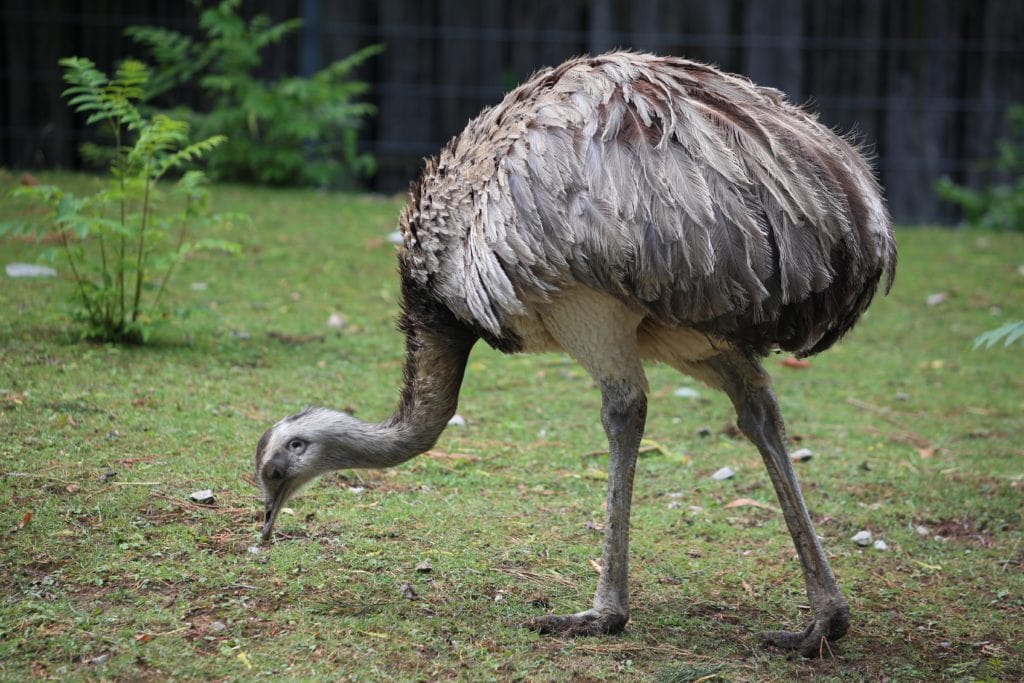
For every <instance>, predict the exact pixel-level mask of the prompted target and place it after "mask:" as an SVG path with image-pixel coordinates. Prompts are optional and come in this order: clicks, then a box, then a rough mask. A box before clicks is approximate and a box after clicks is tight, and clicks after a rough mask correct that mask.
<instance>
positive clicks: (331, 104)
mask: <svg viewBox="0 0 1024 683" xmlns="http://www.w3.org/2000/svg"><path fill="white" fill-rule="evenodd" d="M240 1H241V0H223V1H222V2H220V3H219V4H218V5H215V6H212V7H208V8H206V9H204V10H203V11H202V12H201V13H200V17H199V29H200V32H201V33H202V35H203V37H202V39H201V40H200V41H198V42H196V41H194V40H193V39H192V38H190V37H188V36H185V35H182V34H180V33H177V32H175V31H171V30H168V29H164V28H157V27H152V26H134V27H131V28H129V29H128V30H127V34H128V36H129V37H131V38H132V39H133V40H134V41H135V42H136V43H138V44H140V45H142V46H144V47H145V48H146V49H147V50H148V51H149V53H150V56H151V58H152V59H153V61H154V62H155V64H156V67H157V68H156V76H155V77H154V79H153V81H152V83H151V87H150V90H149V92H148V93H147V96H148V97H151V98H152V97H157V96H160V95H163V94H164V93H166V92H167V91H169V90H172V89H173V88H175V87H177V86H180V85H182V84H184V83H187V82H189V81H191V80H192V79H194V78H196V77H197V76H198V77H199V84H200V86H201V87H202V89H203V90H204V91H205V93H206V95H207V96H208V98H209V99H210V100H211V101H212V102H213V106H212V108H211V110H210V111H209V112H196V111H191V110H189V111H188V117H189V119H190V120H191V121H192V122H193V124H194V127H195V129H196V131H197V133H198V134H199V135H200V136H203V135H214V134H226V135H227V136H228V137H229V138H230V139H231V144H230V145H224V146H223V147H220V148H219V149H217V150H216V151H215V152H214V153H212V154H211V155H210V156H209V158H208V161H207V163H208V171H209V173H210V175H211V176H212V177H213V178H216V179H230V180H240V181H244V182H257V183H263V184H270V185H317V186H325V185H332V186H338V185H346V184H350V183H351V182H352V181H354V180H355V179H356V178H358V177H360V176H367V175H371V174H372V173H373V172H375V171H376V162H375V160H374V159H373V157H372V156H371V155H369V154H366V153H362V154H361V153H360V152H359V150H358V146H357V132H358V130H359V128H360V126H361V125H362V121H363V119H364V118H366V117H367V116H370V115H372V114H373V113H375V111H376V109H375V108H374V107H373V106H372V105H370V104H368V103H365V102H357V101H355V100H356V98H358V97H359V96H360V95H362V94H363V93H365V92H366V91H367V88H368V86H367V84H366V83H364V82H362V81H358V80H354V79H353V78H352V71H353V69H355V68H356V67H357V66H359V65H360V64H362V63H363V62H365V61H366V60H367V59H369V58H370V57H371V56H373V55H375V54H377V53H379V52H380V51H381V46H379V45H372V46H369V47H367V48H364V49H362V50H359V51H358V52H355V53H354V54H352V55H350V56H349V57H347V58H345V59H342V60H339V61H336V62H334V63H333V64H331V65H329V66H328V67H327V68H325V69H323V70H321V71H319V72H317V73H316V74H314V75H313V76H312V77H310V78H297V77H295V78H284V79H281V80H279V81H276V82H274V83H270V84H267V83H264V82H262V81H261V80H260V79H259V78H257V77H256V76H255V75H254V73H253V72H254V71H255V70H256V69H257V68H258V67H259V65H260V62H261V56H260V53H261V51H262V50H263V49H264V48H265V47H267V46H268V45H271V44H273V43H276V42H278V41H280V40H281V39H282V38H284V37H285V36H286V35H288V34H289V33H291V32H292V31H294V30H295V29H297V28H298V27H299V26H301V24H302V21H301V20H299V19H292V20H290V21H286V22H282V23H279V24H271V22H270V20H269V19H268V18H267V17H266V16H265V15H258V16H256V17H255V18H253V19H252V20H251V21H249V22H248V23H246V22H245V20H244V19H243V18H241V17H239V16H238V14H237V10H238V7H239V5H240Z"/></svg>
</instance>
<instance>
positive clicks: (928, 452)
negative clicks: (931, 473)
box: [917, 446, 935, 458]
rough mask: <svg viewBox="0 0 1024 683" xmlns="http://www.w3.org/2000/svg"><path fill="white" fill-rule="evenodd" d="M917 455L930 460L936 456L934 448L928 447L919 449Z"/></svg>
mask: <svg viewBox="0 0 1024 683" xmlns="http://www.w3.org/2000/svg"><path fill="white" fill-rule="evenodd" d="M917 453H918V455H920V456H921V457H922V458H930V457H932V456H933V455H935V449H934V448H932V447H931V446H928V447H927V448H918V449H917Z"/></svg>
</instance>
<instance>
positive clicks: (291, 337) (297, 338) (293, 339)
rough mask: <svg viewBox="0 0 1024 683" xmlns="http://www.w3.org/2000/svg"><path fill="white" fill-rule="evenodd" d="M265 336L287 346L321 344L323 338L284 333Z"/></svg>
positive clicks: (268, 333)
mask: <svg viewBox="0 0 1024 683" xmlns="http://www.w3.org/2000/svg"><path fill="white" fill-rule="evenodd" d="M267 336H268V337H270V338H271V339H276V340H278V341H279V342H281V343H282V344H288V345H289V346H301V345H302V344H308V343H310V342H322V341H323V340H324V339H325V337H324V335H322V334H287V333H286V332H276V331H273V330H272V331H270V332H267Z"/></svg>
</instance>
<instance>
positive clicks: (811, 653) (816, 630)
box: [761, 604, 850, 659]
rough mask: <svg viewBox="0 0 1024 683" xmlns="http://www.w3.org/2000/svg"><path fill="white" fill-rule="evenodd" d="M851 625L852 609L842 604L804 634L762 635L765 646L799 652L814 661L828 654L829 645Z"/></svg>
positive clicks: (787, 632)
mask: <svg viewBox="0 0 1024 683" xmlns="http://www.w3.org/2000/svg"><path fill="white" fill-rule="evenodd" d="M849 625H850V608H849V606H848V605H845V604H842V605H839V606H836V607H833V608H831V609H829V610H827V611H824V612H822V613H821V614H820V615H819V616H817V617H815V619H814V621H812V622H811V623H810V624H809V625H808V626H807V628H806V629H804V631H803V633H798V632H795V631H765V632H764V633H762V634H761V637H762V638H763V639H764V643H765V645H771V646H773V647H777V648H781V649H783V650H791V651H793V652H798V653H799V654H800V655H801V656H803V657H807V658H808V659H813V658H814V657H821V656H822V655H823V654H824V653H825V652H828V651H829V649H828V644H829V643H830V642H835V641H837V640H839V639H840V638H842V637H843V636H844V635H845V634H846V630H847V628H849Z"/></svg>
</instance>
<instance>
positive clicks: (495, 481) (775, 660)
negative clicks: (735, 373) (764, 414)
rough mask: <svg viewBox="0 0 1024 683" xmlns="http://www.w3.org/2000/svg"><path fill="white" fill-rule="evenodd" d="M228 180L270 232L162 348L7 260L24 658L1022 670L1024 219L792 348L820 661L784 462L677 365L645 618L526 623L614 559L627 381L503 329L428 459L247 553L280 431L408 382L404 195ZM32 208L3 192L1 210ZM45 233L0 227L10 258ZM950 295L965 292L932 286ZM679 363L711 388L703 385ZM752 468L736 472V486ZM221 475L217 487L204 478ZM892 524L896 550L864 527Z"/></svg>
mask: <svg viewBox="0 0 1024 683" xmlns="http://www.w3.org/2000/svg"><path fill="white" fill-rule="evenodd" d="M45 179H46V180H48V181H53V180H55V181H57V182H59V183H62V184H66V185H69V186H74V187H77V188H79V189H83V188H85V187H89V186H92V185H94V184H95V183H97V182H99V181H98V180H96V179H93V178H90V177H87V176H73V175H48V176H47V177H46V178H45ZM16 182H17V179H16V178H15V177H13V176H11V175H10V174H6V175H4V176H2V177H0V190H2V191H3V192H4V194H5V196H6V191H7V190H8V189H10V187H12V186H13V185H14V184H15V183H16ZM215 197H216V200H217V203H218V204H219V206H218V208H219V209H221V210H244V211H246V212H248V213H249V214H250V215H251V216H252V217H253V218H254V221H255V223H254V226H253V227H252V228H251V229H249V230H247V231H246V232H245V234H235V235H231V236H230V237H231V238H232V239H235V240H237V241H239V242H241V243H243V244H244V245H245V250H244V254H243V256H241V257H240V258H234V259H231V258H225V257H220V256H216V255H209V254H207V255H201V256H198V257H196V258H194V259H192V260H191V261H189V262H188V263H187V264H186V267H185V268H183V269H182V271H181V272H180V273H179V277H178V280H177V282H176V285H177V286H176V287H173V292H170V294H172V295H173V296H174V297H176V305H178V306H180V307H181V308H182V309H188V310H191V311H192V313H191V315H190V316H189V317H187V318H182V319H180V323H179V324H177V325H175V326H173V327H171V328H169V329H167V330H165V331H164V332H163V333H162V334H161V336H160V337H159V338H158V340H157V342H156V343H155V344H153V345H151V346H147V347H143V348H118V347H113V346H97V345H90V344H85V343H75V342H72V341H70V339H71V336H70V335H69V334H68V323H67V322H66V320H65V318H64V309H63V302H64V301H65V300H66V299H67V298H68V296H69V295H70V292H71V285H70V283H69V282H68V280H67V279H66V278H58V279H39V280H27V279H10V278H6V277H4V278H3V280H2V287H0V436H2V439H0V501H2V506H0V536H2V542H0V572H2V575H3V576H4V577H5V578H4V580H3V582H2V585H0V678H2V679H6V680H12V679H29V678H37V677H38V678H45V677H49V678H57V679H61V680H68V679H103V680H146V679H159V680H165V679H167V678H174V679H200V678H201V679H204V680H230V679H247V678H253V677H257V676H263V677H271V676H273V677H283V678H293V679H322V680H356V681H376V680H382V679H385V678H386V679H392V680H400V681H413V680H439V679H461V680H540V681H542V680H569V679H574V680H656V681H672V682H682V681H698V680H700V681H710V680H730V681H732V680H739V681H743V680H758V681H764V680H767V681H789V680H794V679H814V680H852V681H860V680H884V679H888V680H897V681H902V680H922V681H934V680H940V679H949V680H992V681H997V680H1019V679H1021V678H1024V655H1022V652H1021V645H1020V644H1021V642H1024V579H1022V577H1024V571H1022V570H1024V548H1022V546H1021V525H1022V519H1021V510H1022V505H1021V502H1022V499H1024V495H1022V493H1024V465H1022V462H1024V461H1022V455H1024V447H1022V443H1024V421H1022V420H1021V415H1022V414H1024V373H1022V372H1021V371H1022V369H1024V353H1022V350H1021V349H1020V348H1019V347H1017V348H1010V349H1002V348H999V349H993V350H990V351H985V352H972V351H971V350H970V347H971V340H972V339H973V337H974V336H975V335H977V334H978V333H979V332H981V331H983V330H986V329H990V328H993V327H996V326H997V325H998V324H999V323H1001V322H1002V321H1003V320H1004V319H1009V318H1021V317H1024V309H1022V302H1024V277H1022V276H1021V274H1020V272H1019V267H1020V265H1021V264H1022V262H1024V236H1021V235H1009V234H991V235H988V234H985V235H983V234H979V233H974V232H951V231H943V230H937V229H903V230H900V231H899V241H900V249H901V266H900V270H899V275H898V278H897V284H896V288H895V290H894V291H893V293H892V294H891V295H890V296H889V297H887V298H880V299H879V300H878V301H876V303H875V305H874V306H873V308H872V309H871V311H870V312H869V313H868V315H867V316H866V317H865V319H864V320H863V321H862V323H861V325H860V326H859V328H858V329H857V330H856V331H855V332H854V333H853V334H852V335H851V336H850V337H849V339H848V340H846V341H845V342H844V343H843V344H842V345H840V346H839V347H837V348H836V349H834V350H832V351H830V352H829V353H826V354H824V355H822V356H819V357H816V358H814V359H812V365H811V367H810V368H808V369H790V368H787V367H784V366H783V365H781V363H780V361H781V357H773V358H770V359H768V360H767V365H768V367H770V369H771V371H772V373H773V375H774V376H775V378H776V386H777V389H778V393H779V395H780V401H781V403H782V407H783V410H784V412H785V414H786V416H787V419H788V423H789V427H790V431H791V434H792V436H793V439H794V441H796V442H797V443H796V445H798V446H800V447H806V448H809V449H811V450H812V451H813V453H814V457H813V459H811V460H810V461H807V462H802V463H799V464H798V472H799V475H800V476H801V480H802V482H803V485H804V489H805V494H806V496H807V498H808V501H809V504H810V506H811V509H812V511H813V514H814V517H815V520H816V522H817V525H818V529H819V532H820V533H821V534H822V536H824V537H825V539H826V540H825V544H826V547H827V549H828V551H829V553H830V554H831V556H832V560H833V563H834V564H833V567H834V569H835V571H836V573H837V575H838V577H839V581H840V584H841V585H842V587H843V589H844V590H845V592H846V594H847V596H848V597H849V598H850V601H851V603H852V606H853V609H854V622H853V627H852V629H851V632H850V634H849V635H848V636H847V638H845V639H844V640H842V641H840V642H838V643H836V644H834V645H833V646H832V648H831V653H830V655H829V656H827V657H825V658H824V659H821V660H817V661H802V660H790V659H787V658H786V657H785V656H784V655H781V654H779V653H776V652H770V651H767V650H765V649H762V647H761V646H760V645H759V642H758V638H757V632H758V630H760V629H764V628H775V627H779V626H784V627H791V628H793V627H798V626H799V625H801V623H802V622H803V621H804V620H805V619H806V617H807V613H806V612H805V611H804V610H803V609H801V607H800V606H801V605H803V604H804V603H805V602H806V597H805V596H804V594H803V584H802V581H801V579H800V574H799V568H798V564H797V563H796V561H795V559H794V551H793V546H792V543H791V541H790V540H789V538H788V535H787V534H786V532H785V528H784V525H783V523H782V520H781V516H780V514H779V513H778V512H777V511H774V510H771V509H763V508H759V507H751V506H739V507H728V504H729V503H730V502H731V501H734V500H736V499H740V498H750V499H753V500H755V501H758V502H761V503H770V504H775V501H774V499H773V494H772V492H771V486H770V483H769V482H768V479H767V476H766V474H765V473H764V471H763V468H762V466H761V465H760V461H759V456H758V455H757V453H756V451H755V450H754V448H753V447H752V446H751V445H750V444H748V443H747V442H746V441H743V440H741V439H736V438H733V437H732V436H730V435H729V433H728V431H729V430H728V429H726V428H725V427H727V426H728V424H729V423H730V422H731V413H730V409H729V406H728V405H727V401H726V400H725V398H724V397H722V396H719V395H715V394H712V393H711V392H710V391H707V390H704V388H703V387H698V386H696V385H695V384H694V383H693V382H692V381H690V380H688V379H687V378H684V377H680V376H678V375H677V374H675V373H673V372H672V371H670V370H669V369H667V368H664V367H651V368H650V370H649V379H650V384H651V391H652V400H651V402H650V415H649V419H648V432H647V437H648V439H649V440H650V442H652V443H654V444H656V445H658V446H660V448H657V449H653V450H651V451H650V452H649V453H646V454H645V455H643V456H642V458H641V463H640V467H639V471H638V478H637V489H636V494H635V512H634V518H633V520H634V533H633V539H634V541H633V546H632V550H633V563H632V567H631V578H632V590H633V615H632V621H631V623H630V625H629V627H628V629H627V631H626V633H625V634H624V635H623V636H621V637H609V638H584V639H578V640H560V639H556V638H550V637H540V636H537V635H536V634H534V633H531V632H528V631H526V630H523V629H521V628H518V627H517V626H516V624H518V623H519V622H521V621H523V620H525V619H527V618H529V617H530V616H533V615H537V614H541V613H544V612H546V611H549V610H554V611H566V610H575V609H579V608H582V607H584V606H587V605H589V601H590V599H591V595H592V591H593V589H594V586H595V582H596V573H595V570H594V568H593V566H592V565H591V563H590V560H592V559H595V558H598V557H599V556H600V540H601V537H600V533H599V532H598V531H596V530H594V529H593V527H594V526H595V525H596V524H599V523H600V522H601V521H602V518H603V511H602V509H601V506H602V503H603V500H604V492H603V491H604V484H605V482H604V467H605V465H606V458H605V457H603V456H601V455H599V453H600V452H601V451H602V449H603V448H604V446H605V444H604V439H603V436H602V432H601V429H600V426H599V421H598V407H599V397H598V394H597V391H596V390H595V388H594V386H593V383H592V382H591V380H590V379H589V378H588V377H587V376H586V375H585V374H584V373H583V372H582V371H581V370H580V368H578V367H577V366H575V365H573V364H571V363H569V362H568V361H567V360H565V359H564V358H562V357H559V356H554V355H549V356H533V357H526V356H523V357H510V356H502V355H501V354H499V353H497V352H494V351H493V350H491V349H489V348H486V346H485V345H483V344H481V345H479V346H478V348H477V349H476V350H475V351H474V353H473V356H472V358H471V360H470V367H469V371H468V374H467V379H466V383H465V386H464V389H463V393H462V399H461V402H460V408H459V412H460V414H462V415H463V416H464V417H465V418H466V422H467V424H466V426H464V427H452V428H450V429H449V430H448V431H447V432H446V433H445V435H444V436H443V437H442V439H441V441H440V442H439V443H438V444H437V447H436V449H435V450H434V451H433V452H432V453H430V454H428V455H425V456H422V457H419V458H416V459H414V460H412V461H411V462H410V463H408V464H406V465H404V466H402V467H400V468H398V469H395V470H391V471H362V472H356V471H348V472H341V473H339V474H337V475H333V476H329V477H327V478H326V479H325V480H323V481H322V482H321V483H320V484H318V485H317V486H315V487H314V488H312V489H310V490H308V491H307V493H306V494H305V495H303V496H301V497H299V498H297V499H295V500H294V501H293V502H292V503H291V507H292V508H293V509H294V514H292V515H285V516H282V519H280V520H279V522H278V536H277V540H276V541H275V543H274V544H273V546H272V547H271V548H269V549H264V550H262V551H260V552H258V553H252V552H249V548H250V546H253V545H254V544H255V543H256V542H257V539H258V529H259V524H258V520H259V518H260V515H261V505H260V502H259V500H258V498H257V495H256V490H255V489H254V488H253V485H252V479H251V471H250V470H251V462H252V451H253V448H254V446H255V442H256V439H257V438H258V437H259V435H260V434H261V433H262V432H263V430H264V429H266V428H267V427H268V426H269V425H270V424H272V423H273V422H274V421H275V420H277V419H278V418H279V417H281V416H283V415H285V414H288V413H290V412H293V411H295V410H297V409H299V408H301V407H303V406H304V405H307V404H327V405H331V406H334V407H339V408H346V409H348V410H352V411H354V412H356V413H357V414H358V415H360V416H362V417H365V418H382V417H384V416H386V415H387V414H388V413H389V411H390V410H391V409H392V408H393V406H394V404H395V403H396V401H397V397H398V384H399V381H400V376H401V361H402V349H403V347H402V340H401V338H400V335H399V334H398V333H397V332H396V330H395V328H394V318H395V316H396V314H397V311H398V303H397V295H398V281H397V277H396V274H395V266H394V254H393V248H392V247H391V246H390V245H389V244H388V243H387V242H386V240H385V239H384V236H385V235H386V234H387V232H388V231H390V230H392V229H393V228H394V225H395V221H396V216H397V213H398V210H399V207H400V201H399V200H394V199H390V198H380V197H370V196H345V195H331V194H326V195H325V194H317V193H313V192H306V191H268V190H262V189H259V190H256V189H247V188H239V187H231V186H224V187H218V188H215ZM27 211H31V209H29V208H27V207H25V206H24V205H23V204H20V203H17V202H15V201H13V200H11V199H7V198H4V199H2V200H0V213H4V214H16V213H24V212H27ZM37 253H38V247H37V246H36V245H33V244H29V243H25V242H22V241H16V240H6V241H0V257H2V260H3V262H4V263H9V262H13V261H31V260H33V259H34V258H35V255H36V254H37ZM192 283H204V284H205V289H204V288H202V287H201V286H196V287H192V286H190V285H191V284H192ZM936 292H946V293H947V294H948V295H949V296H948V299H947V300H946V301H944V302H943V303H941V304H939V305H936V306H928V305H926V304H925V298H926V297H927V296H928V295H929V294H932V293H936ZM332 312H338V313H341V314H342V315H344V316H345V319H346V321H347V325H346V327H345V329H344V330H343V331H342V332H341V333H340V334H338V333H336V332H333V331H331V330H329V329H328V328H327V326H326V321H327V318H328V316H329V315H330V314H331V313H332ZM681 386H691V387H694V388H697V389H698V390H699V391H700V392H701V396H700V398H697V399H686V398H680V397H676V396H674V395H673V392H674V390H675V389H676V388H678V387H681ZM702 428H704V429H702ZM595 453H598V454H597V455H595ZM722 466H729V467H732V468H733V469H734V470H736V471H737V475H736V477H734V478H733V479H731V480H728V481H725V482H716V481H713V480H712V479H711V478H710V474H711V473H712V472H714V471H715V470H717V469H718V468H719V467H722ZM205 488H210V489H212V490H213V491H214V494H215V496H216V500H215V503H214V504H212V505H199V504H195V503H192V502H190V501H189V494H190V493H191V492H192V491H195V490H197V489H205ZM919 526H924V527H927V528H928V530H929V531H928V533H927V535H926V536H922V535H919V533H918V532H917V530H916V527H919ZM862 529H868V530H870V531H872V532H873V533H874V535H875V537H876V538H882V539H884V540H885V541H886V542H887V543H888V545H889V549H888V550H886V551H879V550H875V549H873V548H860V547H858V546H856V545H855V544H853V543H852V542H850V540H849V539H850V537H851V536H852V535H853V534H854V533H856V532H857V531H859V530H862ZM936 536H939V537H941V540H940V539H936V538H935V537H936ZM424 561H429V562H430V563H431V565H432V570H431V571H429V572H425V571H418V570H417V569H416V567H417V565H419V564H420V563H421V562H424ZM404 584H409V586H410V587H411V589H412V590H413V591H415V594H416V597H417V599H408V598H407V597H404V596H403V585H404ZM405 593H406V594H409V589H408V588H406V589H405Z"/></svg>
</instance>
